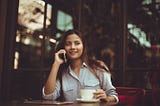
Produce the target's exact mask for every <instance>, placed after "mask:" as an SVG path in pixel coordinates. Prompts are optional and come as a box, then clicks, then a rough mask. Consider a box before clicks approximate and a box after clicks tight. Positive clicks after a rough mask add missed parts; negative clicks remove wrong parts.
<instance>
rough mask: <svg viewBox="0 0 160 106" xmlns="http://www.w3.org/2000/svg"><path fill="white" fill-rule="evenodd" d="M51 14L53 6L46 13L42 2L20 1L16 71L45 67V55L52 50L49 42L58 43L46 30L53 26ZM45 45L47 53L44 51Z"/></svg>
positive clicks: (38, 0)
mask: <svg viewBox="0 0 160 106" xmlns="http://www.w3.org/2000/svg"><path fill="white" fill-rule="evenodd" d="M51 12H52V6H51V5H47V9H46V12H45V2H44V1H42V0H19V8H18V27H17V35H16V51H15V63H14V68H15V69H18V68H41V67H43V61H42V60H43V54H45V53H48V52H47V50H50V49H51V47H50V45H49V42H52V43H54V44H55V42H56V41H55V40H54V38H50V37H48V35H47V30H46V28H49V27H50V25H51ZM45 15H46V19H45V20H44V17H45ZM44 23H45V24H44ZM44 45H46V47H45V49H46V51H42V50H43V47H44Z"/></svg>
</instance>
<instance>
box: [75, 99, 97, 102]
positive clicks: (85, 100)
mask: <svg viewBox="0 0 160 106" xmlns="http://www.w3.org/2000/svg"><path fill="white" fill-rule="evenodd" d="M76 100H77V101H78V102H99V99H83V98H77V99H76Z"/></svg>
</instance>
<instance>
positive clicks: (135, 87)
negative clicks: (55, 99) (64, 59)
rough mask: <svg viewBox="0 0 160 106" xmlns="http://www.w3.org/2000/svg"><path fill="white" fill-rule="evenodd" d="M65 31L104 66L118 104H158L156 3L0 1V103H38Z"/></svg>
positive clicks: (159, 10)
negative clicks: (82, 42) (83, 42)
mask: <svg viewBox="0 0 160 106" xmlns="http://www.w3.org/2000/svg"><path fill="white" fill-rule="evenodd" d="M69 29H78V30H80V31H81V32H82V34H83V36H85V39H86V41H87V46H88V52H89V56H90V57H91V58H95V59H99V60H102V61H104V62H105V63H106V64H107V66H108V68H109V69H110V71H111V74H112V83H113V85H114V86H115V87H116V90H117V92H118V94H119V95H118V96H119V100H120V101H122V102H126V103H128V104H129V103H133V104H136V103H142V104H149V105H150V106H158V104H160V102H159V100H158V98H160V0H0V101H4V100H24V99H28V100H37V99H42V87H43V85H44V83H45V81H46V79H47V77H48V74H49V72H50V68H51V66H52V62H53V55H54V50H55V46H56V44H57V43H58V41H59V39H60V38H61V36H63V33H64V32H65V31H67V30H69Z"/></svg>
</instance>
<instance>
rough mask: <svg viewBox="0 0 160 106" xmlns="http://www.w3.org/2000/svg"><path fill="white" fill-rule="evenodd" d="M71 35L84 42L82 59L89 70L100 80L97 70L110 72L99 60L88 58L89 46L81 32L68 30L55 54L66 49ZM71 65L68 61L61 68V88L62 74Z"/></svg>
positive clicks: (58, 76)
mask: <svg viewBox="0 0 160 106" xmlns="http://www.w3.org/2000/svg"><path fill="white" fill-rule="evenodd" d="M71 34H76V35H77V36H79V38H80V39H81V41H82V44H83V53H82V56H81V59H82V61H83V62H85V64H87V66H88V67H89V70H90V71H91V72H92V73H93V74H94V75H95V76H96V77H97V78H98V79H99V77H98V75H97V74H96V72H95V70H96V69H103V70H106V71H109V70H108V69H106V68H105V65H102V64H101V63H100V62H99V61H97V60H94V59H92V58H91V57H89V56H88V52H87V45H86V39H85V37H84V35H82V33H81V32H79V31H78V30H76V29H72V30H68V31H66V32H65V33H64V34H63V35H62V37H61V39H60V41H59V42H58V45H57V46H56V50H55V52H57V51H59V50H60V49H64V46H65V43H66V38H67V37H68V36H69V35H71ZM69 64H70V60H69V59H68V61H67V62H66V63H63V64H62V65H61V66H60V69H59V71H58V74H57V79H59V80H60V83H61V87H62V74H63V70H66V69H67V67H68V66H69ZM60 92H61V96H62V95H63V90H62V88H61V91H60ZM61 98H64V97H61Z"/></svg>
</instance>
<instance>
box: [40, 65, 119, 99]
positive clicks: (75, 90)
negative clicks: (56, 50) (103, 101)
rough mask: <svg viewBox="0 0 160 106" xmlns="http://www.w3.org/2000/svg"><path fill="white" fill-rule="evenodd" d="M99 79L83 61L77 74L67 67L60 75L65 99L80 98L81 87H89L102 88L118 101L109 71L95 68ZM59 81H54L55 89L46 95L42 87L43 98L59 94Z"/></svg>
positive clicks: (50, 97) (54, 96)
mask: <svg viewBox="0 0 160 106" xmlns="http://www.w3.org/2000/svg"><path fill="white" fill-rule="evenodd" d="M97 75H98V77H99V79H98V78H97V77H96V76H95V75H94V74H93V73H92V72H91V71H89V69H88V67H87V66H86V64H85V63H84V64H83V65H82V67H81V69H80V73H79V76H77V75H76V74H75V73H74V72H73V70H72V69H71V68H70V66H69V67H68V69H67V70H65V72H64V73H63V75H62V85H63V87H62V89H63V92H64V98H65V100H66V101H75V100H76V99H77V98H80V89H81V88H90V89H103V90H104V91H106V94H107V95H108V96H114V97H115V99H116V100H117V102H118V97H117V96H118V94H117V93H116V91H115V87H114V86H113V85H112V82H111V75H110V73H108V72H106V71H102V70H97ZM60 86H61V84H60V81H59V80H57V81H56V87H55V91H54V92H53V93H51V94H48V95H46V94H45V93H44V87H43V89H42V95H43V98H44V99H50V100H56V99H57V98H58V97H59V96H60Z"/></svg>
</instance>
